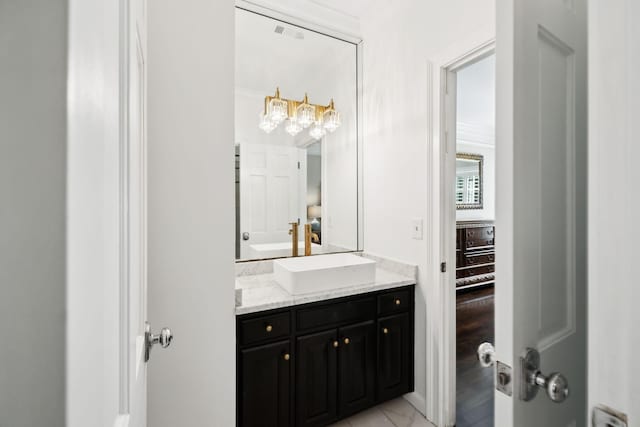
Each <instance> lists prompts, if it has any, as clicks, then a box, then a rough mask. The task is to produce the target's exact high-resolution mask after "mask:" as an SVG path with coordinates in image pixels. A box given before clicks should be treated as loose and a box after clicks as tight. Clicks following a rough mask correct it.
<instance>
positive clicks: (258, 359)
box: [238, 340, 292, 427]
mask: <svg viewBox="0 0 640 427" xmlns="http://www.w3.org/2000/svg"><path fill="white" fill-rule="evenodd" d="M290 360H291V344H290V342H289V341H288V340H287V341H282V342H277V343H274V344H267V345H263V346H259V347H252V348H247V349H244V350H241V351H240V356H239V366H240V367H241V368H240V369H241V372H240V373H239V380H240V381H242V384H239V386H238V388H239V389H241V390H242V393H240V394H238V404H239V405H240V406H241V407H242V408H243V410H242V413H241V414H239V415H240V420H239V423H241V425H243V426H255V427H258V426H261V427H287V426H290V425H291V424H290V422H289V420H290V418H291V416H290V401H291V372H292V369H291V362H290Z"/></svg>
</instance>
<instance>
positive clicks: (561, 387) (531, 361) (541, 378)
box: [520, 348, 569, 403]
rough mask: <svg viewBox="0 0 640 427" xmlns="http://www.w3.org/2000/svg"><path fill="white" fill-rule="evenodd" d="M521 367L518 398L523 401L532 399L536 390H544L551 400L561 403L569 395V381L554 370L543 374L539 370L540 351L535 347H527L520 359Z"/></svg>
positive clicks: (536, 392)
mask: <svg viewBox="0 0 640 427" xmlns="http://www.w3.org/2000/svg"><path fill="white" fill-rule="evenodd" d="M520 365H521V368H522V376H523V381H522V386H521V389H520V398H521V399H522V400H524V401H529V400H533V398H535V397H536V395H537V394H538V390H540V389H543V390H545V391H546V393H547V396H548V397H549V399H551V401H552V402H556V403H562V402H564V401H565V400H567V397H569V381H567V378H566V377H565V376H564V375H562V374H559V373H558V372H554V373H552V374H551V375H549V376H545V375H543V374H542V372H540V353H538V351H537V350H536V349H533V348H528V349H527V351H526V352H525V354H524V356H523V357H522V358H521V359H520Z"/></svg>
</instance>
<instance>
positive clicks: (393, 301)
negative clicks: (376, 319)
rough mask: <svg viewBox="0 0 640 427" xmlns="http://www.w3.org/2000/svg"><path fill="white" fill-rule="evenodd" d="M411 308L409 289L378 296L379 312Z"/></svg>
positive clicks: (384, 312)
mask: <svg viewBox="0 0 640 427" xmlns="http://www.w3.org/2000/svg"><path fill="white" fill-rule="evenodd" d="M408 309H409V291H407V290H406V289H405V290H400V291H393V292H389V293H386V294H384V295H380V296H378V314H381V315H385V314H393V313H399V312H402V311H407V310H408Z"/></svg>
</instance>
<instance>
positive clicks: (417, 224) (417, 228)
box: [411, 218, 422, 240]
mask: <svg viewBox="0 0 640 427" xmlns="http://www.w3.org/2000/svg"><path fill="white" fill-rule="evenodd" d="M411 233H412V236H413V238H414V239H416V240H422V218H414V219H413V220H411Z"/></svg>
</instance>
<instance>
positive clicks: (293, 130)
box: [284, 118, 302, 136]
mask: <svg viewBox="0 0 640 427" xmlns="http://www.w3.org/2000/svg"><path fill="white" fill-rule="evenodd" d="M284 130H286V131H287V133H288V134H289V135H291V136H296V135H297V134H299V133H300V131H301V130H302V126H300V123H298V120H296V119H295V118H291V119H289V120H287V126H286V127H285V128H284Z"/></svg>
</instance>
